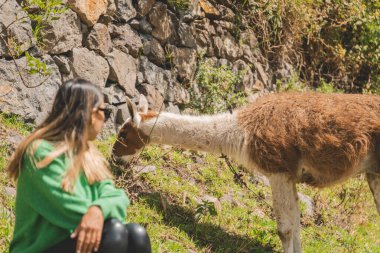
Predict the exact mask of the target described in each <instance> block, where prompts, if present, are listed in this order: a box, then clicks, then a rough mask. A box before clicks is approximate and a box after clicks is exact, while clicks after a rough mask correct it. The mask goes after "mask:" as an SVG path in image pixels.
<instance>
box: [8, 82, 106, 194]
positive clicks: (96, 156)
mask: <svg viewBox="0 0 380 253" xmlns="http://www.w3.org/2000/svg"><path fill="white" fill-rule="evenodd" d="M102 96H103V95H102V92H101V90H100V88H99V87H98V86H96V85H94V84H92V83H90V82H88V81H86V80H83V79H74V80H69V81H67V82H65V83H64V84H62V85H61V87H60V88H59V90H58V92H57V95H56V96H55V99H54V103H53V107H52V110H51V112H50V114H49V116H48V117H47V118H46V119H45V121H44V122H43V123H42V124H41V125H40V126H38V127H37V128H36V130H35V131H34V132H32V133H31V134H30V135H29V136H28V137H27V138H26V139H25V140H23V141H22V142H21V144H20V145H19V146H18V148H17V149H16V151H15V153H14V154H13V156H12V158H11V160H10V162H9V165H8V168H7V171H8V174H9V176H10V177H11V178H12V179H13V180H17V178H18V176H19V174H20V172H21V170H22V168H23V162H22V159H23V157H24V154H25V153H26V155H29V156H30V157H33V156H34V152H35V151H36V150H37V149H36V148H37V147H38V141H37V140H40V139H43V140H46V141H49V142H52V143H53V144H54V146H55V149H54V150H53V151H52V152H51V153H50V154H49V155H48V156H46V157H45V158H44V159H43V160H42V161H38V162H36V164H35V165H36V167H37V168H44V167H46V166H47V165H48V164H50V162H52V161H53V160H54V159H55V158H57V157H58V156H59V155H61V154H63V153H65V154H66V155H67V156H68V157H69V158H70V161H71V164H70V168H68V169H67V170H66V173H65V175H64V177H63V180H62V188H63V189H64V190H65V191H72V190H73V187H74V183H75V180H76V179H77V177H78V175H79V173H80V172H81V171H83V172H84V174H85V176H86V177H87V180H88V182H89V183H90V184H93V183H95V182H98V181H101V180H104V179H107V178H112V174H111V172H110V171H109V169H108V167H109V165H108V162H107V161H106V159H105V158H104V157H103V156H102V155H101V153H100V152H99V151H98V150H97V149H96V147H95V146H94V145H93V144H92V143H90V142H89V141H87V136H88V127H89V125H90V123H91V115H92V111H93V108H96V107H98V106H100V104H101V102H102ZM35 141H37V142H35ZM33 143H36V144H33ZM31 144H32V145H31ZM29 147H30V149H29ZM25 151H27V152H25Z"/></svg>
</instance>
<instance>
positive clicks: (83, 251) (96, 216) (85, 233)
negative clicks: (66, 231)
mask: <svg viewBox="0 0 380 253" xmlns="http://www.w3.org/2000/svg"><path fill="white" fill-rule="evenodd" d="M103 224H104V217H103V213H102V210H101V209H100V207H98V206H91V207H90V208H89V209H88V211H87V213H85V214H84V215H83V218H82V220H81V222H80V223H79V225H78V227H77V228H76V229H75V231H74V233H73V234H72V235H71V238H77V248H76V251H77V252H80V253H91V252H92V251H98V249H99V245H100V240H101V237H102V230H103Z"/></svg>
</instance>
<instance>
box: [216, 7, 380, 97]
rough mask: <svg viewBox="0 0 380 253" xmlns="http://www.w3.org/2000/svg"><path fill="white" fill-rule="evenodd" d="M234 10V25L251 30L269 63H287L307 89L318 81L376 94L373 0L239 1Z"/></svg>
mask: <svg viewBox="0 0 380 253" xmlns="http://www.w3.org/2000/svg"><path fill="white" fill-rule="evenodd" d="M219 1H220V2H222V0H219ZM235 11H237V13H238V16H239V18H238V19H237V22H236V25H237V26H238V27H239V29H246V28H250V29H252V30H253V31H254V32H255V35H256V36H257V38H258V41H259V44H260V47H261V49H262V52H263V53H264V54H266V57H267V58H268V59H269V60H270V62H271V63H272V64H273V65H276V64H281V63H282V62H283V61H284V60H286V61H290V62H292V64H293V65H294V66H297V67H298V69H299V70H300V78H301V79H302V80H303V82H305V83H306V84H307V85H308V86H314V87H315V86H316V85H317V84H318V83H320V82H321V81H322V80H324V81H326V82H328V83H334V85H335V86H336V87H337V88H340V89H344V90H346V91H349V92H362V91H367V92H369V93H378V90H379V86H380V64H379V62H380V2H379V1H378V0H339V1H326V0H317V1H311V0H285V1H284V0H258V1H248V0H245V1H241V2H240V3H239V4H237V5H236V8H235ZM237 34H239V33H237ZM237 39H239V38H237ZM243 39H244V38H243Z"/></svg>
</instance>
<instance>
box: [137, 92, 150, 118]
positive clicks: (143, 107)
mask: <svg viewBox="0 0 380 253" xmlns="http://www.w3.org/2000/svg"><path fill="white" fill-rule="evenodd" d="M137 110H138V111H139V112H141V113H143V114H146V113H147V112H148V100H146V98H145V96H144V95H142V94H141V95H140V99H139V105H138V106H137Z"/></svg>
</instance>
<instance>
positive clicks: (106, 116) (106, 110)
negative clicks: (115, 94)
mask: <svg viewBox="0 0 380 253" xmlns="http://www.w3.org/2000/svg"><path fill="white" fill-rule="evenodd" d="M98 110H99V111H102V112H104V121H107V120H108V119H109V118H110V117H111V113H112V109H111V108H107V107H105V108H101V107H98Z"/></svg>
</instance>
